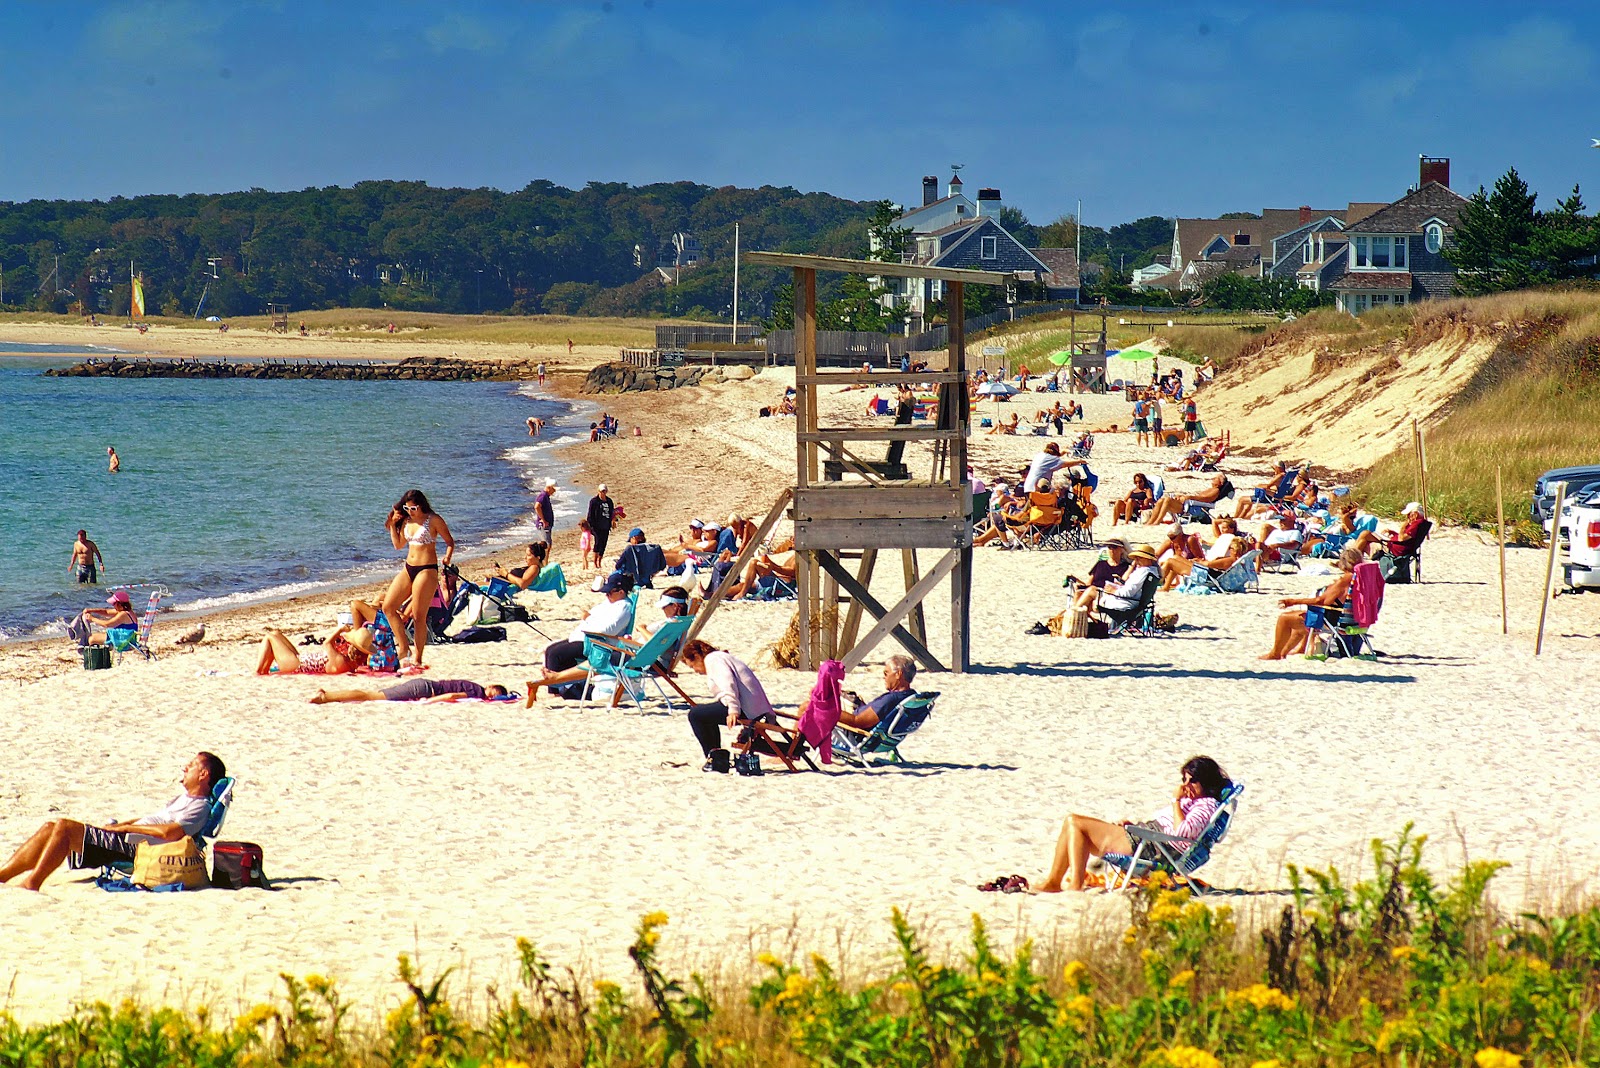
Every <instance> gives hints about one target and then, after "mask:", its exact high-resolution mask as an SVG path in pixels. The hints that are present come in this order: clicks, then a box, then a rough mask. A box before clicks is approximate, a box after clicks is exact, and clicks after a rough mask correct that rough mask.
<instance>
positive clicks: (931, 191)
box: [922, 174, 939, 207]
mask: <svg viewBox="0 0 1600 1068" xmlns="http://www.w3.org/2000/svg"><path fill="white" fill-rule="evenodd" d="M938 199H939V179H938V178H937V177H935V176H934V175H931V174H925V175H923V176H922V206H923V207H927V206H928V205H929V204H932V203H933V202H934V201H935V200H938Z"/></svg>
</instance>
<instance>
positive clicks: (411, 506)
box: [383, 489, 456, 668]
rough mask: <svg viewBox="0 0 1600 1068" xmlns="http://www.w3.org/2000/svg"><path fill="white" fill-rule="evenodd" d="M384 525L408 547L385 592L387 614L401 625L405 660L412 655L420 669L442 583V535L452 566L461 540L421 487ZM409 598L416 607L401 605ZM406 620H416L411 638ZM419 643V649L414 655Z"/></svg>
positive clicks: (398, 639)
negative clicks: (432, 607)
mask: <svg viewBox="0 0 1600 1068" xmlns="http://www.w3.org/2000/svg"><path fill="white" fill-rule="evenodd" d="M384 526H385V527H386V528H387V529H388V531H389V539H390V540H391V541H393V542H394V547H395V548H396V549H404V550H405V551H406V562H405V565H404V566H403V567H402V568H401V569H400V573H399V574H397V575H396V576H395V577H394V581H393V582H391V583H389V590H388V592H387V593H385V594H384V595H383V614H384V615H386V616H388V617H389V621H390V622H391V623H393V624H395V626H394V640H395V646H396V648H397V649H398V651H399V653H400V659H401V660H404V659H406V657H407V656H408V655H411V657H412V659H411V666H412V667H415V668H420V667H422V650H423V648H424V647H425V646H426V645H427V644H428V606H429V605H431V604H432V603H433V595H434V592H435V591H436V590H438V588H439V563H440V560H439V550H438V545H437V543H438V542H439V541H440V540H441V539H442V540H443V541H444V545H445V549H444V561H443V562H444V563H445V564H446V565H448V564H449V563H450V561H451V559H452V558H453V557H454V556H455V554H456V539H455V538H454V537H453V536H452V535H451V533H450V528H449V526H447V525H446V524H445V521H444V519H442V518H441V517H440V516H438V515H437V514H435V512H434V510H433V506H432V505H430V504H429V503H428V498H427V497H425V496H423V493H422V491H421V490H419V489H413V490H406V492H405V496H403V497H401V498H400V500H399V502H398V503H397V504H395V506H394V507H393V508H391V509H389V518H388V520H387V521H386V522H385V523H384ZM407 597H409V598H411V609H410V611H409V612H407V613H402V612H401V611H400V606H401V605H403V604H405V602H406V598H407ZM406 619H410V620H411V629H412V631H413V632H414V633H413V635H412V636H411V638H410V640H408V639H407V636H406V628H405V620H406ZM413 643H414V644H415V645H416V652H415V654H410V653H409V649H410V646H411V645H412V644H413Z"/></svg>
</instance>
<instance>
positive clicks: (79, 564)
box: [67, 530, 106, 584]
mask: <svg viewBox="0 0 1600 1068" xmlns="http://www.w3.org/2000/svg"><path fill="white" fill-rule="evenodd" d="M97 564H98V565H99V567H101V568H103V567H105V566H106V561H105V557H103V556H101V555H100V546H98V545H96V544H95V543H94V542H93V541H91V540H90V538H89V532H88V531H86V530H80V531H78V540H77V541H75V542H73V543H72V561H71V562H70V563H69V564H68V565H67V569H68V570H69V571H71V572H72V575H73V577H74V578H76V579H77V580H78V581H79V582H80V583H85V584H87V583H94V582H99V581H100V572H99V570H98V568H97V567H96V565H97Z"/></svg>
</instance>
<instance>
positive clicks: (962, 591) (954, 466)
mask: <svg viewBox="0 0 1600 1068" xmlns="http://www.w3.org/2000/svg"><path fill="white" fill-rule="evenodd" d="M954 286H955V293H954V295H955V297H956V302H955V306H954V308H953V309H952V310H951V313H950V324H951V325H950V359H949V361H948V362H947V363H946V367H947V368H948V369H949V370H951V371H956V372H959V373H961V374H962V376H963V377H962V380H961V381H960V382H957V383H955V384H954V385H952V386H950V387H949V388H950V389H952V390H954V391H955V394H956V396H955V409H954V411H955V425H954V426H952V427H950V429H952V430H966V429H967V428H969V427H970V426H971V424H972V417H971V414H970V412H969V411H968V407H967V383H966V379H965V374H966V370H967V345H966V341H967V310H966V307H965V305H964V304H963V302H962V300H961V297H962V296H964V295H965V294H964V292H963V287H962V283H960V282H956V283H954ZM1068 348H1069V349H1070V348H1071V346H1070V345H1069V346H1068ZM949 446H950V485H951V486H952V487H954V488H956V489H961V488H963V487H968V486H969V485H970V483H969V481H968V479H967V438H966V435H965V434H963V435H962V436H961V437H958V438H955V439H954V440H952V441H950V442H949ZM961 499H962V501H963V502H964V507H965V508H966V510H967V511H968V513H970V512H971V510H972V494H971V492H970V489H969V491H968V492H966V493H963V494H962V495H961ZM971 604H972V527H971V525H970V524H968V525H967V527H966V534H965V536H963V538H962V539H961V544H960V545H959V546H958V547H957V550H956V563H955V567H954V568H953V569H952V570H951V572H950V670H951V671H954V672H956V673H957V674H960V673H962V672H965V671H966V670H968V669H969V668H971V667H972V645H971V639H970V635H969V633H968V631H969V626H970V618H969V609H970V606H971ZM918 622H919V623H920V622H921V620H920V619H919V620H918Z"/></svg>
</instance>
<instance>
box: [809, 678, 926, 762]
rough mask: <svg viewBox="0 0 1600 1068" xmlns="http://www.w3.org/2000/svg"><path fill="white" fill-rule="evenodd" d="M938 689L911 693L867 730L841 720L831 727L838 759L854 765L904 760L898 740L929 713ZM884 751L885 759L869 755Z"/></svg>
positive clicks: (913, 728) (906, 735)
mask: <svg viewBox="0 0 1600 1068" xmlns="http://www.w3.org/2000/svg"><path fill="white" fill-rule="evenodd" d="M938 697H939V692H938V691H936V690H934V691H929V692H927V693H914V694H912V695H911V696H910V697H907V698H906V699H905V700H903V701H901V702H900V703H899V704H898V705H895V706H894V708H892V709H890V711H889V715H888V718H886V719H880V720H878V722H877V725H876V726H874V727H873V728H872V729H871V730H870V731H864V730H861V729H860V728H859V727H851V726H849V725H847V724H844V723H841V724H839V725H838V726H837V727H835V728H833V751H834V753H835V754H837V755H838V757H839V759H840V760H843V761H844V762H845V763H847V764H854V765H856V766H857V767H863V768H864V767H868V766H869V765H876V764H904V763H905V762H906V761H905V758H904V757H902V756H901V755H900V743H901V742H903V741H905V740H906V739H907V738H909V737H911V735H913V734H915V733H916V732H917V731H918V730H920V729H921V728H922V725H923V724H924V723H926V722H928V717H929V716H930V715H932V714H933V705H934V702H935V701H936V700H937V699H938ZM878 755H886V756H885V759H882V760H873V759H872V757H874V756H878Z"/></svg>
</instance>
